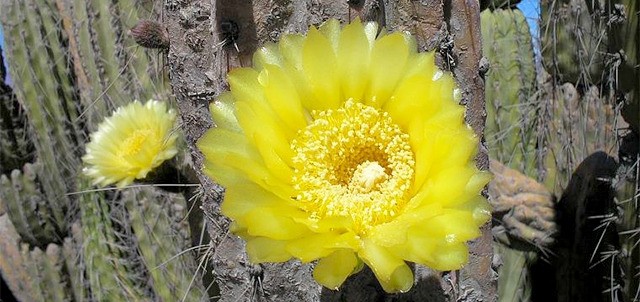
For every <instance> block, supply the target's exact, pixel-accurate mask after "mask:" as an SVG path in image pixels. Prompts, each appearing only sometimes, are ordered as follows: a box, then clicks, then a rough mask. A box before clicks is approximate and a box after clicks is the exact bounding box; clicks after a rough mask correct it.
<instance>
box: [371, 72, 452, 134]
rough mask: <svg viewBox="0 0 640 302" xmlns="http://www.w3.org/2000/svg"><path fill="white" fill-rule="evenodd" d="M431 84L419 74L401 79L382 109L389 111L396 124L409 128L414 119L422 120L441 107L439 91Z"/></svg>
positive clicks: (425, 77) (424, 76)
mask: <svg viewBox="0 0 640 302" xmlns="http://www.w3.org/2000/svg"><path fill="white" fill-rule="evenodd" d="M431 84H432V81H431V80H430V79H429V78H428V77H427V76H426V75H421V74H417V75H414V76H412V77H409V78H406V79H404V80H402V81H401V82H400V84H399V86H398V88H397V89H396V90H395V92H394V94H393V96H391V98H390V99H389V101H388V102H387V103H385V104H384V106H383V109H384V110H385V111H387V112H389V114H390V115H391V117H392V118H393V120H394V121H396V123H398V125H400V126H401V127H402V128H404V129H409V128H410V127H409V125H410V124H411V123H412V122H415V120H416V119H420V120H421V121H424V120H425V118H428V117H430V116H432V115H434V113H435V112H437V111H438V110H439V109H440V107H441V104H442V100H441V99H440V97H439V93H438V91H437V90H436V89H434V87H432V85H431ZM409 134H410V135H412V133H409Z"/></svg>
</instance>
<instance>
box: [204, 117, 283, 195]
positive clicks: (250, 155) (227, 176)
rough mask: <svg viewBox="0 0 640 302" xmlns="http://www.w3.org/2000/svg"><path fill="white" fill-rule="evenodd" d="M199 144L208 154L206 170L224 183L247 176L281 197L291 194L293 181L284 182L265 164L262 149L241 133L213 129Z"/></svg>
mask: <svg viewBox="0 0 640 302" xmlns="http://www.w3.org/2000/svg"><path fill="white" fill-rule="evenodd" d="M220 142H224V143H220ZM197 146H198V149H200V150H201V151H202V153H203V155H204V156H205V158H206V162H205V172H206V173H207V175H209V176H210V177H212V178H213V179H214V180H216V181H217V182H219V183H220V184H222V185H223V186H226V187H228V186H233V185H234V184H235V183H236V182H246V181H247V178H248V179H249V180H251V181H253V182H254V183H257V184H259V185H260V186H262V187H263V188H267V189H269V190H270V191H271V192H274V193H276V194H277V195H278V196H280V197H281V198H290V197H291V196H292V194H293V188H292V187H291V185H289V184H288V183H286V182H282V181H281V180H280V179H279V178H278V177H276V176H274V175H273V174H272V173H271V171H269V170H268V169H267V168H266V167H265V164H264V163H263V161H262V158H261V156H260V155H259V153H258V152H257V151H256V150H255V149H254V148H253V147H251V145H250V144H249V143H248V142H247V140H246V137H245V136H243V135H242V134H241V133H237V132H232V131H228V130H224V129H217V128H216V129H210V130H209V131H207V133H205V135H203V137H202V138H200V140H199V141H198V143H197ZM287 181H289V180H287Z"/></svg>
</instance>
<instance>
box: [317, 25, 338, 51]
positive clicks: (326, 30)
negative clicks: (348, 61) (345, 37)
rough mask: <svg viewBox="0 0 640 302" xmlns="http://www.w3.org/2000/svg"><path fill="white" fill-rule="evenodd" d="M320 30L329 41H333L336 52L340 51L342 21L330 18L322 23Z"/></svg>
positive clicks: (332, 46) (332, 44)
mask: <svg viewBox="0 0 640 302" xmlns="http://www.w3.org/2000/svg"><path fill="white" fill-rule="evenodd" d="M318 30H319V31H320V33H322V34H323V35H324V36H325V37H327V39H328V40H329V43H331V48H332V49H333V52H334V53H336V52H337V51H338V44H339V42H340V21H338V20H336V19H329V20H327V21H326V22H324V23H322V25H320V28H318Z"/></svg>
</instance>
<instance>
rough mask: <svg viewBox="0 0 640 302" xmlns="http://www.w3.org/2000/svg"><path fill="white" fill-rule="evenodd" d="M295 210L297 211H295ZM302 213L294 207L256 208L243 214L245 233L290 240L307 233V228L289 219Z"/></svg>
mask: <svg viewBox="0 0 640 302" xmlns="http://www.w3.org/2000/svg"><path fill="white" fill-rule="evenodd" d="M296 212H297V213H296ZM292 215H304V214H303V213H302V212H301V211H299V210H296V209H294V208H291V207H289V208H277V209H272V208H256V209H254V210H251V211H249V212H248V213H247V214H246V215H245V216H244V222H245V225H246V227H247V233H249V235H251V236H256V237H259V236H262V237H267V238H273V239H277V240H291V239H294V238H298V237H300V236H303V235H305V234H307V233H309V230H308V229H307V228H305V227H304V225H301V224H299V223H296V222H295V221H293V219H291V216H292Z"/></svg>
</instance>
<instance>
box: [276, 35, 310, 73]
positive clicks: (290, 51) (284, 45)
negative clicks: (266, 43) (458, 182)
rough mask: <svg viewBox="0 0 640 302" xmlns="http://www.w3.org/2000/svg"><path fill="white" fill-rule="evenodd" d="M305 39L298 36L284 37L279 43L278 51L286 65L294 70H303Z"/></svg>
mask: <svg viewBox="0 0 640 302" xmlns="http://www.w3.org/2000/svg"><path fill="white" fill-rule="evenodd" d="M304 41H305V37H304V36H302V35H298V34H292V35H284V36H283V37H282V39H280V42H279V43H278V50H279V51H280V54H281V55H282V58H283V60H284V62H283V63H284V65H288V66H290V67H291V68H292V69H294V70H302V45H303V44H304Z"/></svg>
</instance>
